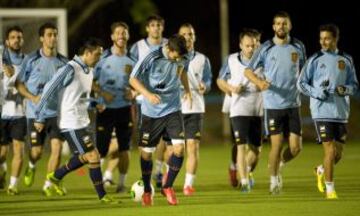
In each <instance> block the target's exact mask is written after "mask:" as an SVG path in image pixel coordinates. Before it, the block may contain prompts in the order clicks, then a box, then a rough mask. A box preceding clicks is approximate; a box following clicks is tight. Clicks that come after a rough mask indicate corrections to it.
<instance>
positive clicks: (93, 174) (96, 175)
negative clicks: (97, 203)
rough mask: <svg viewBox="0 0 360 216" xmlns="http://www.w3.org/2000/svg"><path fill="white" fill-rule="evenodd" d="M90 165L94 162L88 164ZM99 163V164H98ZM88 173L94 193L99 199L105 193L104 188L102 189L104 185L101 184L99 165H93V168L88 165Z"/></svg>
mask: <svg viewBox="0 0 360 216" xmlns="http://www.w3.org/2000/svg"><path fill="white" fill-rule="evenodd" d="M89 165H90V166H92V165H93V167H94V165H95V164H89ZM98 165H100V164H98ZM89 173H90V178H91V181H92V183H93V185H94V187H95V190H96V193H97V194H98V196H99V199H101V198H103V197H104V196H105V194H106V192H105V189H104V185H103V181H102V174H101V169H100V166H98V167H95V168H91V167H89Z"/></svg>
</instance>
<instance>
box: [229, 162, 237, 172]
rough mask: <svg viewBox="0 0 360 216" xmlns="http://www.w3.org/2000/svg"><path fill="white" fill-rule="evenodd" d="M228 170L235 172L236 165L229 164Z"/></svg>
mask: <svg viewBox="0 0 360 216" xmlns="http://www.w3.org/2000/svg"><path fill="white" fill-rule="evenodd" d="M230 170H237V168H236V164H234V163H233V162H231V163H230Z"/></svg>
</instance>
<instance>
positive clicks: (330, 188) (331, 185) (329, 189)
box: [325, 181, 335, 193]
mask: <svg viewBox="0 0 360 216" xmlns="http://www.w3.org/2000/svg"><path fill="white" fill-rule="evenodd" d="M325 185H326V193H331V192H334V191H335V185H334V182H327V181H326V182H325Z"/></svg>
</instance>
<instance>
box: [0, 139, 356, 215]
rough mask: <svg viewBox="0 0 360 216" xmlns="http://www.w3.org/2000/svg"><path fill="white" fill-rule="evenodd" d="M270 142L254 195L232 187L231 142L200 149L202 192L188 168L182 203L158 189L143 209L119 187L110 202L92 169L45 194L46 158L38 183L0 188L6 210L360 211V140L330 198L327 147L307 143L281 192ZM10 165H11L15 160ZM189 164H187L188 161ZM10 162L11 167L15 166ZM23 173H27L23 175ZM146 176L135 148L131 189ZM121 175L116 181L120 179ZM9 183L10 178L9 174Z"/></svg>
mask: <svg viewBox="0 0 360 216" xmlns="http://www.w3.org/2000/svg"><path fill="white" fill-rule="evenodd" d="M268 151H269V144H267V143H265V144H264V148H263V152H262V157H261V160H260V163H259V164H258V167H257V169H256V172H255V179H256V184H255V188H254V189H253V190H252V191H251V193H249V194H242V193H241V192H240V191H239V189H234V188H232V187H230V185H229V180H228V174H227V172H228V170H227V169H228V164H229V160H230V159H229V158H230V146H228V145H223V144H219V145H215V144H213V145H208V146H204V145H203V146H202V147H201V149H200V164H199V169H198V175H197V178H196V181H195V188H196V193H195V194H194V196H192V197H184V196H183V194H182V185H183V182H184V173H185V172H184V171H185V170H184V168H185V166H183V167H182V170H181V173H180V174H179V176H178V178H177V180H176V182H175V189H176V192H177V196H178V199H179V202H180V203H179V205H178V206H169V205H168V204H167V202H166V199H165V198H164V197H162V196H161V194H160V193H159V192H158V191H157V192H156V195H155V199H154V206H153V207H150V208H143V207H142V206H141V204H140V203H134V202H133V201H132V200H131V199H130V196H129V194H128V193H123V194H115V193H114V191H115V186H114V187H110V188H107V191H109V194H110V195H111V196H112V197H114V198H116V199H117V200H119V201H121V204H113V205H104V204H100V203H99V201H98V200H97V196H96V194H95V191H94V189H93V188H92V185H91V183H90V180H89V177H88V172H87V170H85V173H83V174H84V175H80V176H79V173H80V174H81V172H77V173H76V172H75V173H72V174H70V175H68V176H66V177H65V179H64V180H65V181H64V186H65V187H66V188H67V190H68V194H67V195H66V196H64V197H59V196H54V197H51V198H47V197H44V196H43V195H42V194H41V188H42V185H43V182H44V179H45V175H46V173H45V158H47V157H45V156H44V159H43V160H41V162H40V163H39V166H38V168H37V173H36V177H35V184H34V185H33V186H32V187H31V188H26V187H25V186H23V184H22V179H21V182H20V185H19V191H20V195H18V196H8V195H6V191H4V190H1V191H0V215H7V216H9V215H36V216H41V215H59V216H60V215H61V216H63V215H66V216H72V215H74V216H91V215H96V216H100V215H101V216H103V215H124V216H125V215H126V216H130V215H156V216H162V215H171V216H176V215H191V216H196V215H206V216H210V215H219V216H220V215H229V216H230V215H247V216H251V215H256V216H261V215H276V216H285V215H301V216H303V215H318V216H320V215H325V216H332V215H341V216H344V215H347V216H350V215H358V214H359V212H360V205H359V203H360V169H359V164H360V154H359V153H360V145H359V143H355V142H351V143H348V144H346V147H345V154H344V157H343V159H342V161H341V162H340V163H339V164H338V165H337V166H336V170H335V187H336V191H337V193H338V196H339V200H335V201H334V200H325V199H324V196H323V194H320V193H319V192H318V191H317V188H316V183H315V176H314V174H313V167H314V166H315V165H317V164H319V163H320V162H321V160H322V155H323V153H322V147H321V146H320V145H316V144H305V145H304V149H303V152H302V153H301V154H300V155H299V156H298V158H296V159H295V160H294V161H291V162H290V163H288V164H287V165H286V166H285V168H284V169H283V179H284V188H283V191H282V193H281V194H280V195H277V196H271V195H269V183H268V182H269V177H268V174H267V173H268V169H267V159H268ZM9 165H10V164H9ZM184 165H185V163H184ZM9 167H10V166H9ZM21 177H22V176H21ZM139 177H140V169H139V157H138V152H137V151H136V150H133V151H132V156H131V166H130V172H129V176H128V179H127V186H128V188H129V187H130V186H131V184H132V183H133V182H135V181H136V180H138V179H139ZM117 179H118V178H117V175H115V176H114V180H117ZM7 182H8V179H7Z"/></svg>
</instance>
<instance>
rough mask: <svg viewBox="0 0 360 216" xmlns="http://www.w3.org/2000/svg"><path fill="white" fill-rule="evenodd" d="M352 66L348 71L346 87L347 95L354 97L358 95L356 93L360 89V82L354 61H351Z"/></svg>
mask: <svg viewBox="0 0 360 216" xmlns="http://www.w3.org/2000/svg"><path fill="white" fill-rule="evenodd" d="M349 62H350V65H349V67H348V70H347V71H346V73H347V74H346V82H345V87H346V92H345V94H346V95H354V94H355V93H356V91H357V90H358V88H359V82H358V80H357V78H356V71H355V65H354V63H353V61H352V59H350V61H349Z"/></svg>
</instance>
